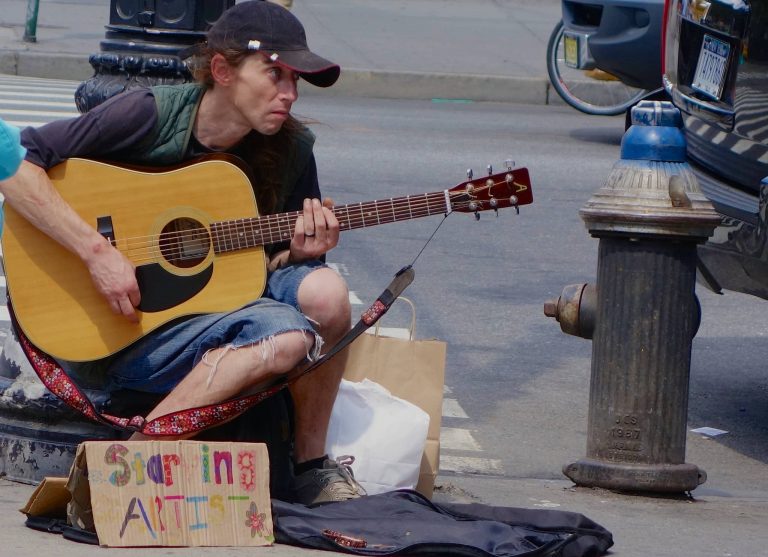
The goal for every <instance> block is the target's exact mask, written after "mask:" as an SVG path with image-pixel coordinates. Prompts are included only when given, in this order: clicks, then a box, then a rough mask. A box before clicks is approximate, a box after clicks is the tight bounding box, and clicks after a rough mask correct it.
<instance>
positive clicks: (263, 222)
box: [124, 194, 444, 255]
mask: <svg viewBox="0 0 768 557" xmlns="http://www.w3.org/2000/svg"><path fill="white" fill-rule="evenodd" d="M435 201H439V207H440V208H441V209H442V208H444V195H443V194H439V196H435V197H434V198H433V199H432V202H430V201H429V200H426V199H425V200H421V201H419V202H418V203H408V202H407V201H406V202H394V203H389V210H387V213H389V212H391V213H392V216H393V217H394V220H392V221H387V220H386V218H387V217H386V216H385V217H384V219H385V222H384V223H382V222H381V220H382V217H378V218H376V223H375V224H386V222H397V220H398V217H399V216H402V217H407V218H410V217H414V218H418V217H424V216H429V215H430V214H435V213H431V212H430V208H433V207H437V204H436V203H435ZM377 203H378V204H381V203H384V204H387V202H386V201H380V202H369V203H366V204H360V205H358V206H353V207H349V206H347V207H344V208H339V210H338V211H337V213H338V214H337V215H336V216H337V218H339V217H341V219H342V221H343V222H345V223H349V226H348V227H345V229H346V228H360V227H365V226H366V224H365V223H366V221H368V220H371V217H370V216H368V217H366V216H365V215H364V214H362V212H364V211H365V210H366V209H372V208H375V207H376V204H377ZM403 208H408V212H407V215H406V214H405V212H402V211H401V210H402V209H403ZM398 212H399V213H398ZM342 213H344V214H343V215H342ZM353 213H354V214H353ZM395 213H398V214H397V215H395ZM302 214H303V212H299V211H295V212H291V213H283V214H281V215H279V216H278V215H268V216H265V217H255V218H253V219H252V220H251V219H238V220H233V221H227V222H226V223H212V225H211V227H212V229H218V230H216V231H215V233H218V234H219V236H220V237H219V241H218V243H219V244H223V245H232V246H234V245H235V244H241V243H242V241H243V239H242V237H241V236H240V233H241V232H251V233H253V232H255V231H256V230H259V231H260V232H259V235H260V236H261V237H262V238H264V237H267V238H268V241H266V242H263V244H269V243H276V242H279V241H280V240H281V239H286V240H288V239H290V238H291V237H292V236H293V230H294V227H295V223H296V220H297V219H298V217H299V216H301V215H302ZM351 214H352V216H350V215H351ZM400 220H404V219H400ZM281 221H282V222H281ZM373 224H374V223H373V221H371V225H373ZM218 225H223V226H221V227H219V226H218ZM158 238H161V240H160V243H161V244H162V243H163V242H165V243H174V241H175V242H179V241H180V242H183V241H194V240H199V239H201V238H205V239H206V242H205V243H206V244H208V243H209V242H208V241H207V238H208V229H206V228H195V229H192V230H186V231H181V232H176V233H168V234H166V235H165V237H163V235H162V234H161V235H151V236H144V237H136V238H126V239H125V240H124V241H125V242H126V243H131V245H129V246H128V247H127V248H126V249H125V251H126V252H133V253H136V252H140V251H142V250H144V251H146V252H147V253H153V254H156V255H159V254H160V253H161V252H162V248H161V247H159V246H158V242H157V239H158ZM136 240H139V242H137V241H136ZM141 242H143V243H141ZM263 244H262V245H263ZM238 247H241V246H238ZM246 247H251V246H246ZM147 248H149V249H147ZM165 253H166V254H168V253H171V252H170V250H167V249H166V250H165Z"/></svg>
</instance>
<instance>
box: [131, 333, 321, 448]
mask: <svg viewBox="0 0 768 557" xmlns="http://www.w3.org/2000/svg"><path fill="white" fill-rule="evenodd" d="M314 341H315V339H314V335H312V334H311V333H310V334H307V333H304V332H302V331H294V332H288V333H283V334H280V335H276V336H275V337H274V338H273V339H267V340H264V341H262V342H260V343H257V344H254V345H251V346H244V347H240V348H237V349H234V348H232V347H221V348H218V349H216V350H211V351H210V352H208V353H207V354H206V357H205V358H204V359H203V361H201V362H200V363H198V364H197V365H196V366H195V367H194V368H192V371H191V372H190V373H189V374H188V375H187V376H186V377H185V378H184V379H183V380H182V381H181V382H180V383H179V384H178V385H177V386H176V387H175V388H174V389H173V390H172V391H171V392H170V393H169V394H168V396H166V397H165V398H164V399H163V400H162V401H160V403H159V404H158V405H157V406H156V407H155V408H154V409H153V410H152V411H151V412H150V413H149V414H148V415H147V420H151V419H153V418H157V417H159V416H163V415H165V414H170V413H172V412H178V411H181V410H184V409H187V408H195V407H198V406H205V405H207V404H213V403H216V402H221V401H224V400H227V399H230V398H232V397H234V396H237V395H239V394H241V393H243V392H244V391H246V390H248V388H250V387H252V386H253V385H256V384H258V383H261V382H263V381H265V380H268V379H270V378H272V377H275V376H277V375H281V374H284V373H287V372H288V371H290V370H291V369H293V368H294V367H296V364H297V363H298V362H300V361H302V360H303V359H304V358H305V357H306V355H307V352H308V351H309V350H311V348H312V345H313V344H314ZM187 437H188V436H187ZM147 438H148V437H147V436H143V435H141V434H134V435H133V436H132V437H131V439H134V440H136V439H147ZM165 439H168V438H165Z"/></svg>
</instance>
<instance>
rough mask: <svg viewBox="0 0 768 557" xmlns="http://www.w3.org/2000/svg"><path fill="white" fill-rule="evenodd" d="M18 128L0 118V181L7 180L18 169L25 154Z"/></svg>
mask: <svg viewBox="0 0 768 557" xmlns="http://www.w3.org/2000/svg"><path fill="white" fill-rule="evenodd" d="M19 136H20V133H19V128H17V127H15V126H11V125H10V124H8V123H6V122H4V121H3V119H2V118H0V180H7V179H8V178H10V177H11V176H13V175H14V174H16V171H17V170H18V169H19V166H21V161H23V160H24V156H25V155H26V154H27V150H26V149H25V148H24V147H22V145H21V142H20V140H19Z"/></svg>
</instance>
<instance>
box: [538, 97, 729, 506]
mask: <svg viewBox="0 0 768 557" xmlns="http://www.w3.org/2000/svg"><path fill="white" fill-rule="evenodd" d="M580 215H581V218H582V219H583V220H584V222H585V223H586V226H587V229H588V230H589V233H590V234H591V235H592V236H594V237H596V238H598V239H599V248H598V249H599V253H598V263H597V285H596V286H592V285H572V286H569V287H566V289H565V290H564V292H563V295H562V296H561V297H560V299H559V300H557V301H550V302H547V303H546V304H545V308H544V311H545V314H547V315H549V316H550V317H555V318H557V320H558V321H560V322H561V327H562V329H563V331H565V332H568V333H570V334H576V335H578V336H582V337H584V338H592V370H591V378H590V395H589V413H588V416H589V417H588V426H587V455H586V458H583V459H580V460H578V461H577V462H573V463H570V464H566V465H565V466H564V467H563V473H564V474H565V475H566V476H567V477H568V478H570V479H571V480H572V481H573V482H574V483H575V484H577V485H581V486H588V487H602V488H606V489H618V490H629V491H648V492H684V491H690V490H692V489H694V488H695V487H696V486H698V485H700V484H701V483H703V482H704V481H706V473H705V472H704V471H703V470H701V469H700V468H698V467H697V466H695V465H693V464H687V463H686V462H685V440H686V431H687V414H688V387H689V385H688V383H689V374H690V363H691V344H692V340H693V337H694V335H695V334H696V330H697V328H698V322H699V315H700V314H699V312H700V310H699V306H698V301H697V299H696V296H695V292H694V288H695V279H696V245H697V244H698V243H701V242H704V241H705V240H706V239H707V238H708V237H709V236H711V235H712V233H713V232H714V229H715V227H716V226H717V225H718V224H719V223H720V217H719V216H718V214H717V213H716V212H715V210H714V208H713V207H712V204H711V203H710V202H709V201H708V200H707V199H706V198H705V197H704V196H703V195H702V194H701V192H700V189H699V186H698V181H697V179H696V177H695V175H694V174H693V171H692V170H691V168H690V166H689V165H688V164H687V163H686V162H685V137H684V135H683V130H682V117H681V115H680V112H679V111H678V110H677V109H676V108H675V107H674V106H673V105H672V104H671V103H667V102H658V101H643V102H641V103H639V104H638V105H637V106H636V107H634V108H633V109H632V126H631V127H630V128H629V130H627V132H626V133H625V135H624V137H623V139H622V144H621V159H620V160H619V161H618V162H616V164H615V165H614V167H613V169H612V170H611V173H610V175H609V176H608V179H607V180H606V182H605V184H604V185H603V187H602V188H600V189H599V190H598V191H597V192H596V193H595V194H594V195H593V197H592V198H591V199H590V200H589V201H588V202H587V204H586V205H585V206H584V207H583V208H582V209H581V211H580Z"/></svg>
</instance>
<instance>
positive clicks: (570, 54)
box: [563, 34, 579, 68]
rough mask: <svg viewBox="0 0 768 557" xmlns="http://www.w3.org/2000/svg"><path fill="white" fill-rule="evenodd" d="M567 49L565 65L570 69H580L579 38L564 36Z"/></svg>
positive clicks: (564, 44)
mask: <svg viewBox="0 0 768 557" xmlns="http://www.w3.org/2000/svg"><path fill="white" fill-rule="evenodd" d="M563 46H564V47H565V65H566V66H568V67H569V68H578V67H579V37H578V35H576V36H574V35H568V34H565V35H563Z"/></svg>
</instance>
